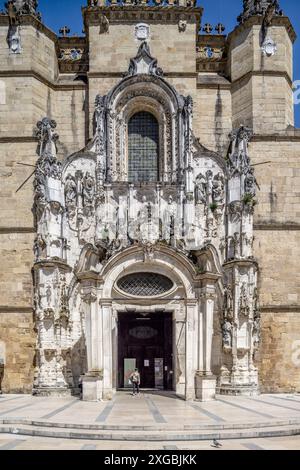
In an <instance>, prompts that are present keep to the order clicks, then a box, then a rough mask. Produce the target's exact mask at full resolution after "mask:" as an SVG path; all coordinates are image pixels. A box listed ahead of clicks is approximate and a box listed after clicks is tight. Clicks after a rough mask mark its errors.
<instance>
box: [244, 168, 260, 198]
mask: <svg viewBox="0 0 300 470" xmlns="http://www.w3.org/2000/svg"><path fill="white" fill-rule="evenodd" d="M244 186H245V187H244V190H245V193H246V194H250V195H251V196H252V197H255V195H256V187H257V186H258V184H257V181H256V178H255V176H254V168H249V171H248V173H247V174H246V176H245V182H244Z"/></svg>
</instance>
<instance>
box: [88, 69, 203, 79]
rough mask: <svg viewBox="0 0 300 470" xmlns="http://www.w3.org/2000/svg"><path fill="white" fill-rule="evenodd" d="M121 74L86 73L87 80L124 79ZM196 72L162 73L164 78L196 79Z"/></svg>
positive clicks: (122, 73)
mask: <svg viewBox="0 0 300 470" xmlns="http://www.w3.org/2000/svg"><path fill="white" fill-rule="evenodd" d="M125 73H126V71H125V70H124V71H123V72H87V77H88V78H103V77H104V78H106V77H108V78H124V74H125ZM197 77H198V73H197V72H164V78H197Z"/></svg>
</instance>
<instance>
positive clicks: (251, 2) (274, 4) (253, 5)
mask: <svg viewBox="0 0 300 470" xmlns="http://www.w3.org/2000/svg"><path fill="white" fill-rule="evenodd" d="M243 7H244V11H243V13H242V14H241V15H240V16H239V17H238V19H237V20H238V22H239V23H240V24H242V23H244V22H245V21H246V20H247V19H248V18H250V17H251V16H256V15H259V16H265V15H267V16H269V15H271V17H273V16H276V15H277V16H278V15H280V16H282V14H283V13H282V10H281V9H280V6H279V2H278V0H244V5H243Z"/></svg>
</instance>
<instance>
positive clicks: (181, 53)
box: [89, 21, 196, 73]
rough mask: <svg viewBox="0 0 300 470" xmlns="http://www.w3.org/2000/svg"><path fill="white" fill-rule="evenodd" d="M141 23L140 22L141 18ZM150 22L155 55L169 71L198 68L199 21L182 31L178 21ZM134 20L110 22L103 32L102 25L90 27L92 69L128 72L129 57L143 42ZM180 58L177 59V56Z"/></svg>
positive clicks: (189, 70) (151, 41) (152, 48)
mask: <svg viewBox="0 0 300 470" xmlns="http://www.w3.org/2000/svg"><path fill="white" fill-rule="evenodd" d="M137 22H138V21H137ZM147 24H149V25H150V47H151V55H152V56H153V57H155V58H156V59H157V60H158V64H159V66H160V67H161V68H162V69H163V71H164V72H165V73H171V72H174V73H178V72H184V73H189V72H195V71H196V47H195V46H196V34H195V33H196V24H194V23H188V24H187V28H186V31H184V32H182V33H180V32H179V30H178V24H177V23H174V24H170V23H167V24H165V23H163V22H161V23H152V22H151V21H147ZM134 26H135V24H133V23H132V22H128V23H126V22H125V21H124V22H122V24H121V25H120V24H119V23H117V24H113V23H111V24H110V27H109V32H108V33H105V34H101V35H99V26H90V28H89V38H90V72H91V73H93V72H99V71H102V72H114V73H116V72H126V71H127V70H128V65H129V63H128V59H129V58H131V57H134V56H135V55H136V53H137V50H138V47H139V45H140V41H139V40H137V39H136V38H135V36H134ZM175 57H176V59H175Z"/></svg>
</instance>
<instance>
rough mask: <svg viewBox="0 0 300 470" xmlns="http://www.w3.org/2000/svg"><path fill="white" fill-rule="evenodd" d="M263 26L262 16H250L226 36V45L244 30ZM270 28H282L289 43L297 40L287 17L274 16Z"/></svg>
mask: <svg viewBox="0 0 300 470" xmlns="http://www.w3.org/2000/svg"><path fill="white" fill-rule="evenodd" d="M262 24H263V16H251V18H248V20H246V21H245V22H244V23H243V24H241V25H239V26H237V27H236V28H235V29H234V30H233V31H232V32H231V33H230V34H229V35H228V39H227V40H228V43H230V42H231V41H232V39H234V38H235V37H236V36H238V35H239V34H241V33H242V32H244V31H245V30H247V29H249V28H251V27H252V26H255V25H262ZM272 26H284V27H285V28H286V30H287V32H288V35H289V37H290V39H291V41H292V42H293V43H294V42H295V41H296V39H297V35H296V33H295V30H294V28H293V25H292V23H291V21H290V19H289V18H288V17H287V16H274V18H273V19H272V23H271V27H272Z"/></svg>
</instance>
